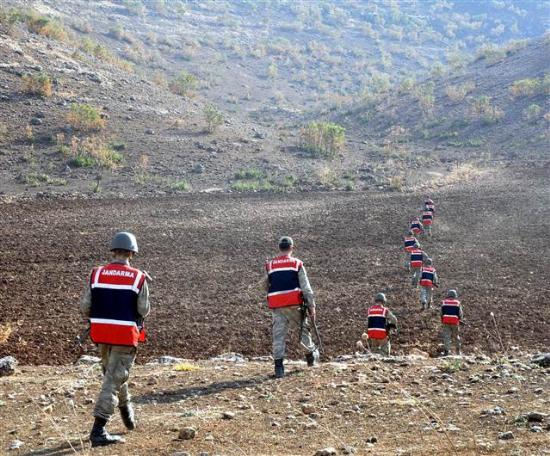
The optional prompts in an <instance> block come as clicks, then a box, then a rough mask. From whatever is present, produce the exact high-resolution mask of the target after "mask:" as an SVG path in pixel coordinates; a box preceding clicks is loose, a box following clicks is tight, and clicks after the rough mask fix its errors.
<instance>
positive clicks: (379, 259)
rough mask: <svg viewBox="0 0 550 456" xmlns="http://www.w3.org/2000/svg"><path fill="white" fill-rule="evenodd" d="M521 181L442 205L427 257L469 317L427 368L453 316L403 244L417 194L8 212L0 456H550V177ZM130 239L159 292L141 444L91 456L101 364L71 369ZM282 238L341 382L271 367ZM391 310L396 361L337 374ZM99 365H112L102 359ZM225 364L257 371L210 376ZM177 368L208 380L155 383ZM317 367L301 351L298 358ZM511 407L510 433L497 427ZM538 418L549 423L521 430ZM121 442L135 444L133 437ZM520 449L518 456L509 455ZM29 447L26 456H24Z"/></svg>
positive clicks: (490, 176)
mask: <svg viewBox="0 0 550 456" xmlns="http://www.w3.org/2000/svg"><path fill="white" fill-rule="evenodd" d="M524 173H525V170H519V169H507V170H504V171H498V173H497V171H494V172H485V173H484V174H482V175H481V176H480V177H479V178H478V179H477V180H474V181H471V182H470V183H464V184H454V185H448V186H444V187H441V188H439V189H437V190H434V191H433V192H430V196H431V197H432V198H433V199H434V200H435V203H436V208H437V209H436V210H437V212H436V220H435V226H434V235H433V237H432V238H431V239H421V242H422V243H423V246H424V247H425V249H426V251H427V252H428V253H429V254H430V255H431V256H432V257H433V258H434V261H435V267H436V268H437V270H438V272H439V275H440V278H441V285H440V288H439V289H438V290H436V296H435V299H434V302H435V304H436V305H435V308H436V309H437V305H438V302H439V301H440V299H441V298H442V297H443V296H444V291H445V289H447V288H449V287H453V288H457V289H458V290H459V293H460V297H461V299H462V301H463V304H464V311H465V317H466V323H467V324H466V326H464V327H462V336H463V351H464V353H465V354H466V356H465V357H462V358H434V359H430V358H427V357H417V356H414V354H415V353H418V351H419V350H422V351H423V352H426V353H427V354H429V355H430V356H435V355H436V354H437V352H438V351H440V349H441V347H440V346H439V344H440V339H439V328H440V323H439V314H438V311H437V310H436V309H433V310H431V311H427V312H420V310H419V309H420V302H419V296H418V290H414V289H412V288H411V286H410V282H409V278H408V273H407V271H406V270H405V269H404V268H403V254H402V248H401V244H402V236H403V234H404V233H405V231H406V228H407V224H406V222H407V220H408V218H409V217H410V216H411V215H413V214H416V213H417V212H418V210H419V207H420V203H421V201H422V194H420V193H417V194H400V193H381V192H345V193H340V192H332V193H323V192H312V193H302V194H288V195H285V197H284V198H281V197H280V195H277V194H261V193H258V194H253V195H243V194H186V195H183V196H178V197H164V198H135V199H74V200H70V199H32V200H26V201H23V200H15V201H12V202H5V203H2V204H1V212H2V217H1V219H0V237H1V239H2V249H1V251H0V268H1V270H2V275H1V282H0V302H2V312H1V314H0V324H1V325H2V326H1V327H2V328H4V330H5V328H9V329H10V330H11V333H10V334H9V336H8V339H7V341H6V342H5V343H3V344H0V356H5V355H12V356H15V357H16V358H17V359H18V361H19V363H20V365H21V366H20V368H19V369H18V372H17V373H16V375H14V376H9V377H3V378H2V379H0V385H1V388H0V449H1V450H0V452H6V454H19V455H24V454H28V455H31V454H32V455H49V456H53V455H63V454H74V453H78V454H98V455H114V454H117V455H150V454H161V455H175V454H178V452H181V454H185V452H187V453H188V454H192V455H198V454H203V455H204V454H211V455H215V454H219V455H238V454H246V455H264V454H265V455H267V454H271V455H313V454H315V453H316V451H317V450H319V449H322V448H325V447H334V448H335V449H336V454H351V453H350V452H351V451H352V450H353V451H354V452H355V454H376V455H390V454H391V455H424V454H425V455H447V454H449V455H451V454H460V455H478V454H493V455H497V454H498V455H500V454H510V455H512V454H514V455H523V454H525V455H528V454H529V455H544V454H550V443H549V442H550V439H549V437H548V435H549V433H548V431H549V429H550V428H549V422H548V416H547V415H545V414H547V413H548V410H549V407H548V405H549V400H548V397H550V395H549V392H550V390H549V387H548V378H549V377H548V369H543V368H541V367H538V366H535V365H533V364H530V362H529V361H530V358H531V356H532V355H533V354H534V353H536V352H538V351H544V350H546V351H547V350H548V347H549V346H550V343H549V342H550V313H549V307H548V301H549V298H550V288H549V286H548V283H547V280H548V272H549V271H550V260H549V253H550V252H549V244H548V240H547V236H548V233H549V232H550V226H549V224H550V214H549V212H550V204H549V203H550V192H549V188H548V170H547V169H546V168H538V169H530V170H529V175H530V178H529V185H525V181H524V177H523V176H524ZM121 229H125V230H129V231H133V232H134V233H135V234H136V235H137V237H138V240H139V243H140V254H139V256H138V257H137V258H136V261H135V262H134V264H135V265H136V266H137V267H140V268H142V269H146V270H147V271H148V272H149V273H150V274H151V275H152V277H153V281H152V283H151V292H152V296H151V302H152V305H153V311H152V313H151V316H150V317H149V318H148V319H147V325H148V329H149V340H148V342H147V344H145V345H143V346H141V347H140V350H139V355H138V364H140V365H138V366H136V367H135V369H134V370H133V371H132V375H131V379H130V382H131V383H130V387H131V390H132V392H133V394H134V399H135V403H136V405H137V409H138V418H139V420H140V427H139V428H138V430H137V431H135V432H132V433H128V435H127V436H126V439H127V442H126V444H124V445H121V446H117V447H116V448H107V449H94V450H91V449H90V444H89V442H88V441H87V435H88V433H89V428H90V426H91V419H92V418H91V411H92V409H93V401H94V400H95V397H96V395H97V392H98V390H99V386H100V382H101V372H100V368H99V366H98V365H97V364H95V365H91V366H86V365H85V366H82V365H72V363H74V362H75V361H76V360H77V359H78V358H79V356H80V355H81V354H82V351H81V349H80V348H78V347H77V346H76V344H75V342H74V340H75V337H76V336H77V335H78V334H79V333H80V332H81V331H82V329H83V328H84V327H85V322H84V321H83V319H82V317H80V316H79V314H78V301H79V298H80V296H81V295H82V292H83V290H84V287H85V286H86V280H87V278H88V275H89V272H90V270H91V268H92V267H93V266H95V265H98V264H100V263H102V262H105V261H107V259H108V243H109V240H110V237H111V236H112V234H114V232H116V231H117V230H121ZM282 234H289V235H291V236H293V237H294V239H295V240H296V242H297V250H296V256H298V257H300V258H301V259H302V260H304V262H305V265H306V267H307V270H308V274H309V277H310V280H311V283H312V286H313V288H314V290H315V292H316V300H317V304H318V321H319V329H320V331H321V334H322V336H323V342H324V346H325V354H324V357H323V361H325V362H323V363H322V364H321V365H320V367H318V368H316V369H313V370H311V369H309V370H308V369H306V367H305V365H304V364H303V363H302V362H299V363H290V364H289V365H288V367H287V371H288V373H289V375H288V376H287V378H286V379H284V380H282V381H275V380H273V379H272V378H271V373H272V363H271V362H270V361H269V359H266V358H264V357H266V356H268V355H269V354H270V345H271V344H270V342H271V336H270V329H271V328H270V326H271V325H270V314H269V311H268V310H267V309H266V305H265V300H264V293H263V291H262V289H261V284H260V282H261V280H262V279H263V264H264V261H265V259H267V258H269V257H270V256H272V255H274V254H275V253H276V251H275V247H276V241H277V238H278V237H279V236H280V235H282ZM378 291H383V292H385V293H386V294H387V296H388V299H389V306H390V308H391V309H392V310H393V311H394V313H395V314H396V315H397V317H398V319H399V332H398V334H395V335H394V336H393V337H392V344H393V353H394V354H395V355H397V357H396V358H394V359H393V361H392V360H389V361H388V360H386V361H384V360H380V359H377V358H376V357H374V358H372V357H368V356H367V357H366V358H362V357H354V356H352V357H343V358H342V357H340V358H338V357H339V355H343V354H350V353H354V352H355V350H356V346H355V343H356V341H357V340H359V339H360V337H361V334H362V333H363V331H364V330H365V311H366V308H367V306H368V305H369V303H370V302H371V300H372V297H373V295H374V293H376V292H378ZM491 312H492V313H493V314H494V317H495V318H494V320H493V319H492V318H491V316H490V315H491ZM84 352H86V353H87V354H88V355H95V354H96V353H95V349H94V347H93V345H92V344H91V343H89V342H88V343H87V344H86V345H85V347H84ZM228 352H237V353H241V354H242V355H243V356H244V357H247V358H250V359H251V361H247V362H245V361H243V362H237V363H228V362H226V361H223V359H222V360H210V361H206V360H207V359H209V358H212V357H215V356H217V355H221V354H223V353H228ZM411 353H412V354H413V356H410V354H411ZM161 355H171V356H177V357H181V358H184V359H188V360H189V363H192V364H191V366H192V367H193V366H195V367H198V370H191V371H185V370H184V371H178V370H176V367H174V366H163V365H159V364H146V363H148V362H151V361H154V360H156V359H157V358H158V357H159V356H161ZM301 356H302V354H301V353H300V350H299V346H298V343H297V335H296V334H291V337H290V338H289V357H290V359H299V358H301ZM256 357H261V358H259V359H257V358H256ZM193 360H194V361H193ZM40 365H49V366H48V367H45V366H40ZM188 367H189V366H186V365H184V368H185V369H187V368H188ZM497 406H498V407H500V408H501V409H502V410H504V413H501V412H499V411H498V409H497V412H495V413H494V414H493V412H490V413H489V412H486V411H487V410H493V411H494V409H495V407H497ZM484 411H485V412H484ZM533 411H534V412H540V413H542V414H543V415H542V419H541V420H542V421H541V422H530V421H529V420H528V419H527V418H525V417H524V415H526V414H528V413H530V412H533ZM224 412H231V413H229V415H228V414H225V418H224V415H223V414H224ZM232 414H234V415H232ZM186 426H192V427H194V428H196V430H197V434H196V436H195V438H193V439H192V440H181V439H178V433H179V431H180V430H181V429H182V428H184V427H186ZM533 427H536V428H537V429H536V431H540V432H535V431H534V430H533ZM539 428H540V430H539ZM109 430H111V431H112V432H118V433H120V432H123V427H122V423H121V422H120V419H119V418H118V417H115V418H114V420H113V421H112V423H110V425H109ZM508 431H511V432H512V437H513V438H512V439H511V440H504V437H503V435H504V436H506V435H507V434H502V433H505V432H508ZM373 438H374V439H373ZM17 441H20V442H23V445H22V446H21V447H19V448H17V449H13V450H8V448H9V447H10V446H11V445H13V444H14V442H17ZM2 454H3V453H2Z"/></svg>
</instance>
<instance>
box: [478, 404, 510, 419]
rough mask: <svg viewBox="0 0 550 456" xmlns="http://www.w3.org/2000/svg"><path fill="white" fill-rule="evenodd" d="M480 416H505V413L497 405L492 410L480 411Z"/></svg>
mask: <svg viewBox="0 0 550 456" xmlns="http://www.w3.org/2000/svg"><path fill="white" fill-rule="evenodd" d="M481 415H485V416H488V415H490V416H495V415H506V412H505V411H504V409H503V408H501V407H499V406H498V405H497V406H496V407H494V408H491V409H485V410H482V411H481Z"/></svg>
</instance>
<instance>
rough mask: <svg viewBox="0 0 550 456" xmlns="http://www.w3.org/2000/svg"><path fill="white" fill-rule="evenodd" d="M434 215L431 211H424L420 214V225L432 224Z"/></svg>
mask: <svg viewBox="0 0 550 456" xmlns="http://www.w3.org/2000/svg"><path fill="white" fill-rule="evenodd" d="M433 219H434V214H433V212H431V211H426V212H424V213H423V214H422V224H423V225H431V224H432V223H433Z"/></svg>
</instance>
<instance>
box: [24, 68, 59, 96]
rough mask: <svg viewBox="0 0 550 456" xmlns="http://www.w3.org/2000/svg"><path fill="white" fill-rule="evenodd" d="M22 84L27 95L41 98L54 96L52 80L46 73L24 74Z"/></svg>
mask: <svg viewBox="0 0 550 456" xmlns="http://www.w3.org/2000/svg"><path fill="white" fill-rule="evenodd" d="M22 82H23V92H25V93H28V94H31V95H40V96H41V97H51V96H52V94H53V88H52V79H51V77H50V76H49V75H47V74H46V73H38V74H24V75H23V76H22Z"/></svg>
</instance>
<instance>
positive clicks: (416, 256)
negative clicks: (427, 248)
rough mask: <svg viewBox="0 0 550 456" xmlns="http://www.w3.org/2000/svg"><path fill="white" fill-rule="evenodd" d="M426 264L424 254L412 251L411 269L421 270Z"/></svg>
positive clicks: (415, 250) (417, 250)
mask: <svg viewBox="0 0 550 456" xmlns="http://www.w3.org/2000/svg"><path fill="white" fill-rule="evenodd" d="M423 264H424V252H422V250H420V249H416V248H415V249H413V250H412V251H411V268H421V267H422V265H423Z"/></svg>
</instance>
